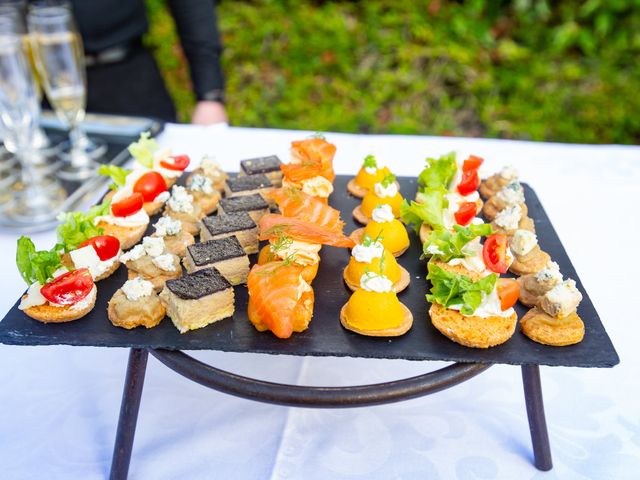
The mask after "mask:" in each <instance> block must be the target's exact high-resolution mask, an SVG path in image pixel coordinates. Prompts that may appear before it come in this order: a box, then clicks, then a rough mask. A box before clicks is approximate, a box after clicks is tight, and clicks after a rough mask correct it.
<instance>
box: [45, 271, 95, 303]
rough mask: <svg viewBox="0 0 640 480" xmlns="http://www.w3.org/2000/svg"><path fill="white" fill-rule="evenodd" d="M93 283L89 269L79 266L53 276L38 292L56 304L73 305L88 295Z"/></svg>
mask: <svg viewBox="0 0 640 480" xmlns="http://www.w3.org/2000/svg"><path fill="white" fill-rule="evenodd" d="M93 285H94V283H93V278H92V277H91V273H89V269H88V268H79V269H77V270H72V271H70V272H67V273H65V274H64V275H60V276H59V277H58V278H54V279H53V280H51V281H50V282H49V283H47V284H46V285H44V286H43V287H42V289H41V290H40V293H42V296H43V297H44V298H46V299H47V300H49V302H51V303H55V304H56V305H73V304H74V303H78V302H79V301H80V300H82V299H83V298H85V297H86V296H87V295H89V293H90V292H91V289H93Z"/></svg>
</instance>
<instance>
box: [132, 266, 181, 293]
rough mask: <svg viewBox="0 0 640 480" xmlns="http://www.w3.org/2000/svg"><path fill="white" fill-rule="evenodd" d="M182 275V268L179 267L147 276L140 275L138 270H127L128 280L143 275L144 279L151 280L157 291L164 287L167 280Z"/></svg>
mask: <svg viewBox="0 0 640 480" xmlns="http://www.w3.org/2000/svg"><path fill="white" fill-rule="evenodd" d="M181 276H182V268H180V267H178V268H177V269H176V271H175V272H167V273H163V274H162V275H156V276H155V277H147V276H145V275H140V274H139V273H138V272H134V271H133V270H129V271H128V272H127V280H133V279H134V278H138V277H141V278H142V279H143V280H147V281H148V282H151V284H152V285H153V289H154V290H155V291H156V292H159V291H160V290H162V289H163V288H164V284H165V283H166V282H167V280H173V279H174V278H178V277H181Z"/></svg>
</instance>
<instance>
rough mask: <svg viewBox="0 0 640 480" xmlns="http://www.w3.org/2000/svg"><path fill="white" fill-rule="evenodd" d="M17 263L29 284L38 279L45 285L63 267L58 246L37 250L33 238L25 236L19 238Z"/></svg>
mask: <svg viewBox="0 0 640 480" xmlns="http://www.w3.org/2000/svg"><path fill="white" fill-rule="evenodd" d="M16 265H17V266H18V271H19V272H20V275H21V276H22V278H23V279H24V281H25V282H27V285H31V284H32V283H34V282H36V281H37V282H40V284H41V285H44V284H45V283H47V282H48V281H50V280H51V279H53V274H54V272H55V271H56V270H58V269H59V268H60V267H62V263H61V262H60V254H59V253H58V252H57V251H56V247H54V248H53V249H52V250H38V251H36V247H35V245H34V244H33V242H32V241H31V239H30V238H29V237H25V236H22V237H20V238H19V239H18V247H17V249H16Z"/></svg>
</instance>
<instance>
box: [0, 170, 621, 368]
mask: <svg viewBox="0 0 640 480" xmlns="http://www.w3.org/2000/svg"><path fill="white" fill-rule="evenodd" d="M349 179H350V177H347V176H338V177H337V178H336V180H335V183H334V185H335V192H334V194H333V195H332V196H331V204H332V205H333V206H334V207H335V208H338V209H340V210H341V211H342V217H343V219H344V220H345V221H346V224H347V225H346V227H345V231H346V232H351V231H352V230H354V229H355V228H357V227H358V226H359V225H357V224H356V223H355V222H354V220H353V219H352V216H351V211H352V210H353V208H354V207H355V206H356V205H358V204H359V200H358V199H356V198H353V197H351V196H349V195H348V194H347V193H346V185H347V182H348V181H349ZM398 180H399V182H400V185H401V191H402V193H403V195H404V196H405V197H406V198H413V197H414V196H415V192H416V187H417V186H416V180H415V178H406V177H405V178H398ZM525 196H526V201H527V206H528V208H529V216H530V217H531V218H533V219H534V220H535V224H536V230H537V232H538V238H539V242H540V245H541V247H542V248H543V249H544V250H546V251H547V252H548V253H549V254H550V255H551V257H552V258H553V259H554V260H555V261H556V262H558V264H559V265H560V270H561V271H562V273H563V274H564V276H565V277H571V278H574V279H575V280H576V282H577V285H578V288H579V289H580V291H581V292H582V294H583V296H584V300H583V301H582V303H581V304H580V307H579V309H578V313H579V314H580V316H581V317H582V319H583V320H584V323H585V327H586V334H585V338H584V340H583V341H582V342H581V343H579V344H578V345H574V346H569V347H560V348H554V347H548V346H545V345H540V344H537V343H535V342H532V341H531V340H529V339H528V338H526V337H525V336H524V335H523V334H522V333H520V331H519V329H518V330H517V331H516V333H515V334H514V336H513V337H512V338H511V339H510V340H509V341H508V342H507V343H505V344H503V345H500V346H497V347H494V348H490V349H486V350H479V349H473V348H467V347H463V346H461V345H458V344H456V343H453V342H452V341H450V340H449V339H447V338H445V337H444V336H443V335H441V334H440V333H439V332H438V331H437V330H436V329H435V328H434V327H433V326H432V325H431V322H430V320H429V317H428V314H427V311H428V309H429V304H428V303H427V302H426V300H425V293H426V291H427V288H428V284H427V281H426V280H425V274H426V270H425V263H424V262H423V261H421V260H419V257H420V253H421V246H420V241H419V239H418V237H417V236H416V235H415V234H413V232H412V233H411V247H410V248H409V250H408V251H407V252H406V253H405V254H404V255H403V256H402V257H400V258H399V259H398V260H399V262H400V264H402V265H403V266H404V267H405V268H406V269H407V270H408V271H409V272H410V274H411V285H410V286H409V288H408V289H407V290H405V291H404V292H402V293H401V294H400V295H399V298H400V301H402V302H403V303H404V304H405V305H407V306H408V307H409V309H410V310H411V311H412V312H413V316H414V323H413V328H412V329H411V330H410V331H409V332H408V333H406V334H405V335H404V336H402V337H398V338H393V339H385V338H371V337H364V336H360V335H358V334H355V333H352V332H350V331H347V330H345V329H344V328H342V326H341V325H340V321H339V312H340V308H341V307H342V306H343V305H344V304H345V303H346V301H347V300H348V299H349V295H350V291H349V290H348V289H347V288H346V287H345V286H344V284H343V280H342V270H343V269H344V267H345V266H346V264H347V262H348V260H349V252H348V250H346V249H337V248H333V247H324V248H323V249H322V252H321V257H322V261H321V263H320V269H319V273H318V276H317V277H316V279H315V280H314V282H313V288H314V291H315V298H316V303H315V314H314V317H313V320H312V322H311V324H310V326H309V329H308V330H307V331H305V332H303V333H296V334H294V335H293V336H292V337H291V338H289V339H286V340H281V339H278V338H276V337H275V336H273V335H272V334H271V333H270V332H262V333H260V332H258V331H256V330H255V329H254V328H253V326H252V325H251V324H250V323H249V320H248V319H247V301H248V295H247V289H246V287H245V286H239V287H236V288H235V294H236V313H235V315H234V317H233V318H232V319H231V318H229V319H225V320H222V321H220V322H217V323H215V324H213V325H209V326H208V327H205V328H202V329H200V330H195V331H191V332H188V333H184V334H180V333H179V332H178V330H176V328H175V327H174V326H173V324H172V323H171V320H170V319H169V318H165V319H164V320H163V321H162V322H161V324H160V325H159V326H157V327H156V328H153V329H150V330H147V329H144V328H137V329H135V330H123V329H120V328H117V327H114V326H112V325H111V323H110V322H109V320H108V319H107V316H106V309H107V302H108V301H109V299H110V298H111V296H112V295H113V293H114V292H115V291H116V289H117V288H118V287H120V286H121V285H122V284H123V283H124V282H125V280H126V269H125V268H124V267H120V269H119V270H118V272H117V273H116V274H115V275H113V276H112V277H110V278H108V279H106V280H103V281H102V282H100V283H99V285H98V299H97V301H96V306H95V308H94V310H93V311H92V312H91V313H90V314H89V315H87V316H86V317H84V318H83V319H81V320H78V321H75V322H70V323H64V324H50V325H45V324H42V323H39V322H37V321H35V320H32V319H30V318H28V317H27V316H26V315H24V314H23V313H22V312H21V311H20V310H18V308H17V304H16V305H15V306H14V307H13V308H12V309H11V310H10V311H9V313H7V315H6V317H5V318H4V320H3V321H2V322H0V342H1V343H6V344H14V345H59V344H64V345H82V346H96V347H138V348H164V349H170V350H222V351H231V352H255V353H269V354H287V355H315V356H348V357H366V358H394V359H407V360H445V361H457V362H483V363H505V364H514V365H525V364H538V365H551V366H571V367H612V366H614V365H616V364H617V363H618V362H619V359H618V355H617V354H616V351H615V349H614V347H613V345H612V344H611V340H610V339H609V337H608V335H607V333H606V331H605V329H604V327H603V325H602V323H601V322H600V318H599V316H598V314H597V312H596V311H595V309H594V307H593V304H592V303H591V300H590V299H589V297H588V295H587V293H586V292H585V290H584V287H583V286H582V283H581V282H580V279H579V278H578V275H577V274H576V271H575V270H574V268H573V265H572V264H571V261H570V260H569V258H568V257H567V254H566V252H565V250H564V248H563V247H562V244H561V243H560V240H559V239H558V236H557V235H556V232H555V230H554V229H553V226H552V225H551V223H550V221H549V218H548V217H547V215H546V214H545V212H544V210H543V209H542V205H541V204H540V201H539V200H538V198H537V196H536V194H535V193H534V192H533V190H532V189H531V188H529V187H528V186H526V185H525ZM253 257H255V255H254V256H253ZM252 261H255V258H253V259H252ZM517 312H518V317H521V316H522V315H524V313H525V312H526V308H525V307H522V306H521V305H519V304H518V307H517Z"/></svg>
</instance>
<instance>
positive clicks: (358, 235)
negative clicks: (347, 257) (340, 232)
mask: <svg viewBox="0 0 640 480" xmlns="http://www.w3.org/2000/svg"><path fill="white" fill-rule="evenodd" d="M358 208H359V207H358ZM362 237H364V227H360V228H356V229H355V230H354V231H353V232H351V235H349V238H350V239H351V240H353V241H354V242H356V243H361V242H362ZM408 248H409V245H407V246H406V247H404V248H403V249H402V250H400V251H399V252H391V254H392V255H393V256H394V257H396V258H398V257H400V256H402V254H403V253H404V252H406V251H407V249H408Z"/></svg>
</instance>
